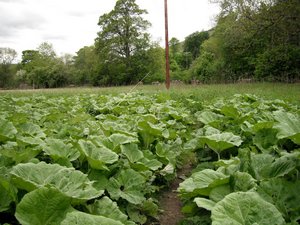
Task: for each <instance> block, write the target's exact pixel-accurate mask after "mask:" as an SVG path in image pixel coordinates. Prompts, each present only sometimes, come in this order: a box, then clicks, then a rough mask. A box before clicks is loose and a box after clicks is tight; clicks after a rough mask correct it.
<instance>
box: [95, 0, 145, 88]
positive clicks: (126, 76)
mask: <svg viewBox="0 0 300 225" xmlns="http://www.w3.org/2000/svg"><path fill="white" fill-rule="evenodd" d="M145 13H147V11H146V10H142V9H140V8H139V6H138V5H137V4H136V3H135V0H119V1H117V2H116V5H115V7H114V9H113V10H112V11H111V12H109V13H107V14H104V15H102V16H100V18H99V22H98V25H99V26H100V31H99V32H98V37H97V38H96V41H95V46H96V52H97V54H98V55H99V57H100V58H101V60H103V61H104V63H105V62H106V61H107V62H108V63H110V64H112V62H113V64H114V66H116V65H118V64H119V65H122V66H121V67H119V68H118V70H117V71H111V70H110V68H108V67H107V66H106V67H105V70H107V72H108V73H109V74H108V75H109V79H117V80H120V81H119V82H118V81H117V82H114V83H117V84H130V83H131V82H135V81H137V80H138V78H139V77H138V76H139V74H140V73H141V71H140V70H139V68H138V66H140V65H142V63H138V64H137V65H134V64H135V61H136V60H138V57H137V58H135V57H134V56H135V55H137V56H140V55H141V54H143V52H144V51H145V50H146V49H147V48H148V47H149V34H148V33H147V32H146V30H147V28H148V27H149V26H150V23H149V22H148V21H147V20H145V19H143V18H142V15H143V14H145ZM103 75H105V74H103ZM118 76H119V77H120V78H117V77H118ZM136 76H137V77H138V78H136Z"/></svg>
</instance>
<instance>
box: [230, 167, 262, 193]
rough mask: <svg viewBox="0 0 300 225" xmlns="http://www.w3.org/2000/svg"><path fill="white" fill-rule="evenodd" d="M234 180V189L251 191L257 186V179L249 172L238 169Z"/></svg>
mask: <svg viewBox="0 0 300 225" xmlns="http://www.w3.org/2000/svg"><path fill="white" fill-rule="evenodd" d="M232 180H233V182H232V184H233V189H234V191H249V190H251V189H254V188H256V187H257V184H256V182H257V181H256V180H255V179H254V178H253V177H252V176H251V175H250V174H249V173H245V172H239V171H238V172H236V173H235V174H234V175H233V179H232Z"/></svg>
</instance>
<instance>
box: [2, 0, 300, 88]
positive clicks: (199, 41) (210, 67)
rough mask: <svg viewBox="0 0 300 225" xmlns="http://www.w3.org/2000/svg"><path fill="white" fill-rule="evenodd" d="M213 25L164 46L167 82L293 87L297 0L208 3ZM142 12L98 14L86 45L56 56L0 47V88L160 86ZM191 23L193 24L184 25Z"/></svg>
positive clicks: (298, 37)
mask: <svg viewBox="0 0 300 225" xmlns="http://www.w3.org/2000/svg"><path fill="white" fill-rule="evenodd" d="M212 1H214V3H218V4H220V7H221V12H220V14H219V15H218V17H217V18H216V26H215V27H214V28H213V29H211V30H209V31H201V32H195V33H193V34H191V35H189V36H187V37H186V38H185V40H184V41H183V42H180V41H179V40H178V39H176V38H172V39H171V40H170V42H169V45H170V68H171V79H172V80H180V81H183V82H186V83H191V82H196V83H220V82H222V83H223V82H237V81H245V80H246V81H254V80H255V81H276V82H278V81H280V82H296V81H299V77H300V2H299V0H244V1H241V0H212ZM145 13H147V12H146V11H145V10H143V9H140V8H139V6H138V5H137V4H136V2H135V0H118V1H117V2H116V5H115V7H114V9H113V10H112V11H111V12H109V13H107V14H104V15H102V16H100V18H99V21H98V25H99V32H98V34H97V38H96V39H95V43H94V45H92V46H85V47H83V48H81V49H80V50H79V51H78V52H77V53H76V55H75V56H71V55H68V54H66V55H64V56H62V57H58V56H57V55H56V53H55V51H54V49H53V46H52V45H51V44H50V43H42V44H41V45H40V46H38V48H37V49H34V50H25V51H23V52H22V61H21V62H20V63H19V64H17V65H16V64H14V60H15V58H16V51H15V50H13V49H10V48H0V64H1V67H0V87H20V86H21V87H26V86H27V87H33V88H53V87H64V86H69V85H75V86H83V85H89V86H112V85H130V84H135V83H137V82H138V81H140V80H143V82H144V83H152V82H163V81H164V74H165V52H164V49H163V48H162V47H160V45H159V44H158V43H153V42H151V40H150V35H149V33H147V29H148V28H149V27H150V25H151V24H150V23H149V22H148V21H147V20H145V19H144V18H143V15H144V14H145ZM192 22H195V23H196V22H197V21H192Z"/></svg>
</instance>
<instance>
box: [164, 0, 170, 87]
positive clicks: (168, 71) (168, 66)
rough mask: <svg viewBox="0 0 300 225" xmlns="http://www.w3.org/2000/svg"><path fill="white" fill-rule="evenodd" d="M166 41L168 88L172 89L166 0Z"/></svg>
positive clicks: (166, 4)
mask: <svg viewBox="0 0 300 225" xmlns="http://www.w3.org/2000/svg"><path fill="white" fill-rule="evenodd" d="M165 39H166V88H167V89H169V88H170V62H169V27H168V0H165Z"/></svg>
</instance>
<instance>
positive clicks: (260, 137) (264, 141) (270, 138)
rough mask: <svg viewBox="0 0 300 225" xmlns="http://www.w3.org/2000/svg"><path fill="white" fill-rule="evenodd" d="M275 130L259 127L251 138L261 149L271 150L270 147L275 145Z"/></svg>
mask: <svg viewBox="0 0 300 225" xmlns="http://www.w3.org/2000/svg"><path fill="white" fill-rule="evenodd" d="M276 134H277V130H275V129H260V130H259V131H257V132H256V133H255V136H254V138H253V144H255V145H256V146H257V147H258V148H259V149H260V150H261V151H263V152H265V151H267V152H269V151H270V150H272V147H273V146H274V145H276V143H277V140H278V139H277V138H276Z"/></svg>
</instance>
